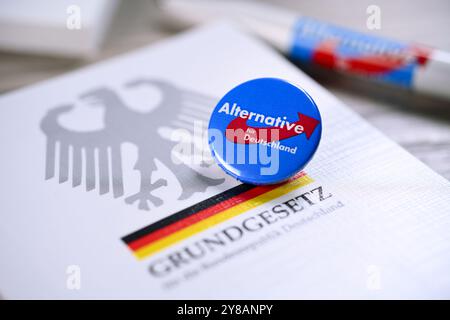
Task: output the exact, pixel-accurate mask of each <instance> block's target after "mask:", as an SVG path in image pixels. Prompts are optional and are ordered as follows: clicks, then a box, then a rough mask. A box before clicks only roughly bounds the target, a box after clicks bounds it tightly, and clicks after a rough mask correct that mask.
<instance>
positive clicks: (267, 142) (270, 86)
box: [208, 78, 322, 184]
mask: <svg viewBox="0 0 450 320" xmlns="http://www.w3.org/2000/svg"><path fill="white" fill-rule="evenodd" d="M321 133H322V127H321V117H320V112H319V109H318V108H317V105H316V104H315V102H314V101H313V99H312V98H311V97H310V96H309V95H308V94H307V93H306V92H305V91H304V90H303V89H301V88H299V87H297V86H295V85H293V84H291V83H289V82H287V81H284V80H281V79H276V78H260V79H254V80H250V81H247V82H244V83H242V84H240V85H238V86H237V87H235V88H233V89H232V90H231V91H229V92H228V93H227V94H226V95H225V96H224V97H223V98H222V99H221V100H220V101H219V103H218V104H217V106H216V107H215V109H214V111H213V113H212V115H211V119H210V121H209V127H208V140H209V146H210V148H211V152H212V155H213V157H214V158H215V160H216V162H217V163H218V164H219V166H220V167H221V168H222V169H223V170H225V172H226V173H228V174H229V175H231V176H233V177H234V178H236V179H238V180H240V181H242V182H244V183H250V184H273V183H279V182H282V181H284V180H287V179H289V178H290V177H292V176H294V175H295V174H296V173H297V172H299V171H300V170H302V169H303V168H304V167H305V166H306V164H307V163H308V162H309V161H310V160H311V158H312V157H313V155H314V153H315V152H316V150H317V147H318V145H319V141H320V137H321Z"/></svg>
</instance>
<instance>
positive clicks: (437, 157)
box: [0, 0, 450, 179]
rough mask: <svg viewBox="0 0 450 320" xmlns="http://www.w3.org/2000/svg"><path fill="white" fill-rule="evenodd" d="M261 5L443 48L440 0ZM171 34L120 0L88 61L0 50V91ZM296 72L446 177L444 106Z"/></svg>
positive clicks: (448, 150) (146, 4)
mask: <svg viewBox="0 0 450 320" xmlns="http://www.w3.org/2000/svg"><path fill="white" fill-rule="evenodd" d="M265 2H272V3H276V4H279V5H281V6H285V7H288V8H291V9H292V10H295V11H298V12H299V13H301V14H303V15H308V16H312V17H315V18H319V19H322V20H324V21H328V22H331V23H335V24H338V25H341V26H346V27H350V28H353V29H355V30H359V31H362V32H365V33H369V34H377V35H383V36H387V37H390V38H394V39H398V40H404V41H410V42H419V43H423V44H426V45H429V46H432V47H437V48H440V49H443V50H447V51H450V36H449V34H450V1H448V0H413V1H406V0H397V1H388V0H372V1H367V0H345V1H344V0H314V1H306V0H304V1H288V0H279V1H275V0H272V1H268V0H266V1H265ZM369 5H377V6H379V7H380V9H381V29H380V30H368V29H367V27H366V20H367V17H368V15H367V13H366V9H367V7H368V6H369ZM0 10H1V8H0ZM174 33H176V32H175V31H174V30H171V29H170V28H168V27H167V24H165V21H164V18H163V17H162V16H161V14H160V13H159V12H158V8H157V6H156V4H155V1H151V0H127V1H125V0H122V1H121V3H120V6H119V8H118V10H117V13H116V14H115V17H114V18H113V20H112V24H111V27H110V28H109V30H108V33H107V35H106V38H105V40H104V42H103V45H102V47H101V50H100V52H99V54H98V55H97V56H95V57H94V58H89V59H83V60H81V59H67V58H52V57H44V56H35V55H26V54H17V53H6V52H1V51H0V74H1V75H2V76H1V77H0V93H5V92H8V91H11V90H14V89H18V88H21V87H23V86H25V85H29V84H33V83H35V82H38V81H41V80H44V79H47V78H51V77H53V76H56V75H58V74H62V73H65V72H68V71H71V70H75V69H77V68H80V67H82V66H85V65H88V64H92V63H95V62H96V61H101V60H104V59H106V58H108V57H112V56H115V55H118V54H122V53H126V52H128V51H130V50H133V49H135V48H139V47H142V46H146V45H149V44H151V43H152V42H155V41H157V40H159V39H163V38H166V37H170V36H171V35H173V34H174ZM300 67H301V68H302V69H303V70H305V71H306V72H307V73H309V74H310V75H311V76H312V77H313V78H315V79H316V80H317V81H318V82H319V83H320V84H322V85H323V86H324V87H326V88H327V89H329V90H331V91H332V92H333V93H334V94H335V95H337V96H338V97H339V98H340V99H341V100H343V101H344V102H345V103H346V104H347V105H348V106H349V107H350V108H352V109H353V110H355V111H356V112H357V113H359V114H360V115H361V116H362V117H364V118H366V119H367V120H368V121H369V122H371V123H372V124H373V125H374V126H375V127H377V128H379V129H380V130H381V131H382V132H384V133H385V134H386V135H387V136H389V137H390V138H392V139H393V140H395V141H397V142H398V143H399V144H401V145H402V146H403V147H404V148H406V149H407V150H408V151H410V152H411V153H412V154H414V155H415V156H416V157H418V158H419V159H420V160H422V161H423V162H425V163H426V164H427V165H428V166H430V167H431V168H432V169H434V170H435V171H436V172H438V173H440V174H441V175H443V176H445V177H446V178H447V179H450V102H448V101H442V100H437V99H434V98H431V97H426V96H422V95H418V94H415V93H409V92H404V91H402V90H398V89H391V88H386V87H383V86H379V85H374V84H372V83H368V82H365V81H355V80H354V79H351V78H348V77H346V76H342V75H337V74H335V73H331V72H328V71H323V70H320V69H317V68H314V67H308V66H300ZM449 90H450V84H449ZM411 174H414V173H411Z"/></svg>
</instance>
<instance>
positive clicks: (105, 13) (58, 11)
mask: <svg viewBox="0 0 450 320" xmlns="http://www.w3.org/2000/svg"><path fill="white" fill-rule="evenodd" d="M118 3H119V0H58V1H55V0H39V1H28V0H14V1H8V0H0V50H6V51H17V52H25V53H36V54H45V55H51V56H67V57H89V56H93V55H95V54H96V53H97V52H98V50H99V46H100V44H101V42H102V40H103V38H104V35H105V33H106V31H107V29H108V27H109V25H110V21H111V19H112V17H113V15H114V12H115V11H116V8H117V6H118Z"/></svg>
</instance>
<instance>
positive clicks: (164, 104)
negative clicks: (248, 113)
mask: <svg viewBox="0 0 450 320" xmlns="http://www.w3.org/2000/svg"><path fill="white" fill-rule="evenodd" d="M146 86H153V87H154V88H157V89H158V90H159V91H160V94H161V99H160V100H159V103H158V105H157V106H156V107H155V108H153V109H152V110H151V111H149V112H147V113H142V112H137V111H134V110H133V109H131V108H129V107H127V105H126V104H125V102H124V101H123V100H122V99H121V97H120V96H119V95H118V94H117V93H116V92H115V91H114V90H111V89H109V88H106V87H101V88H96V89H94V90H90V91H89V92H85V93H83V94H81V95H80V96H79V98H80V99H83V100H85V99H87V100H88V101H89V102H90V103H94V105H98V106H100V107H102V108H104V117H103V122H104V126H103V129H101V130H94V131H87V132H79V131H74V130H70V129H68V128H65V127H64V126H63V125H61V124H60V123H59V121H58V119H59V117H61V116H62V115H64V114H67V113H70V112H72V110H73V108H74V106H73V105H61V106H57V107H55V108H53V109H50V110H49V111H48V112H47V114H46V115H45V117H44V118H43V119H42V121H41V129H42V131H43V132H44V133H45V135H46V136H47V147H46V168H45V179H46V180H48V179H52V178H55V177H57V178H58V181H59V183H67V182H71V184H72V186H73V187H79V186H82V185H84V187H85V188H86V191H92V190H98V192H99V194H100V195H104V194H107V193H109V192H112V194H113V196H114V198H121V197H124V200H125V203H127V204H130V205H133V204H136V203H137V207H138V208H139V209H141V210H150V208H151V207H152V206H160V205H162V204H163V202H164V200H163V199H162V198H160V197H158V196H155V195H153V194H152V193H153V192H154V191H155V190H156V189H158V188H161V187H164V186H167V183H168V181H167V180H166V179H163V178H160V179H152V175H153V174H154V172H155V171H156V170H157V165H156V163H155V160H156V159H158V160H159V161H160V162H161V163H162V164H163V165H165V166H166V167H167V168H168V169H169V170H170V171H171V172H172V173H173V174H174V176H175V177H176V178H177V180H178V182H179V184H180V186H181V189H182V192H181V195H180V196H178V198H177V199H179V200H183V199H188V198H189V197H191V196H192V195H193V194H194V193H196V192H204V191H205V190H206V188H207V187H209V186H215V185H219V184H221V183H223V182H224V180H225V179H223V178H212V177H208V176H206V175H204V174H201V173H199V171H197V170H195V169H194V168H192V167H191V166H189V165H187V164H185V163H183V162H181V163H179V162H174V161H173V159H172V158H171V152H172V150H173V148H174V147H175V144H176V143H177V142H174V141H171V140H169V139H167V138H164V137H162V136H161V135H160V134H159V133H158V128H159V127H161V126H162V125H165V126H170V127H172V128H174V129H176V128H179V127H184V129H186V130H189V129H190V130H192V127H193V124H192V123H193V121H195V119H207V118H208V115H209V110H210V108H211V107H212V106H213V105H214V99H212V98H210V97H207V96H205V95H202V94H198V93H195V92H191V91H188V90H181V89H179V88H177V87H176V86H174V85H172V84H170V83H168V82H165V81H161V80H154V79H137V80H135V81H131V82H129V83H127V84H126V87H127V88H135V87H144V88H145V87H146ZM169 118H170V119H169ZM126 142H128V143H132V144H133V145H135V146H136V148H137V150H138V159H137V161H136V163H135V166H134V170H137V171H138V172H139V176H140V185H139V186H138V187H137V188H136V189H137V192H135V193H131V194H130V193H128V191H127V190H124V181H123V170H124V168H123V165H122V155H121V147H122V144H123V143H126ZM209 165H210V164H204V165H203V166H209ZM57 171H58V172H57ZM154 180H155V181H154ZM174 200H175V199H174Z"/></svg>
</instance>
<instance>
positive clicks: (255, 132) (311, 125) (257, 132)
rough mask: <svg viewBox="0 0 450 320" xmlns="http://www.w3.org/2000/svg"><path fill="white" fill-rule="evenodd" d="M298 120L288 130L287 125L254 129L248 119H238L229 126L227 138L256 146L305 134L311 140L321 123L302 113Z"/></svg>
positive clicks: (299, 114)
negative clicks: (298, 130) (248, 123)
mask: <svg viewBox="0 0 450 320" xmlns="http://www.w3.org/2000/svg"><path fill="white" fill-rule="evenodd" d="M298 118H299V120H298V121H296V122H294V123H290V124H289V127H290V129H288V128H287V124H286V125H285V126H284V127H283V128H280V127H252V126H248V125H247V120H248V119H247V118H242V117H237V118H236V119H234V120H233V121H231V122H230V123H229V124H228V126H227V129H226V138H227V140H229V141H232V142H234V143H242V144H254V143H259V142H257V141H258V140H260V139H261V140H263V141H266V142H272V141H281V140H284V139H288V138H290V137H293V136H297V135H300V134H302V133H304V134H305V135H306V138H307V139H309V138H310V137H311V135H312V134H313V132H314V130H315V129H316V127H317V125H318V124H319V123H320V121H319V120H317V119H314V118H311V117H308V116H306V115H304V114H301V113H298ZM298 125H300V126H302V127H303V130H302V132H300V133H298V132H297V131H296V130H295V127H296V126H298Z"/></svg>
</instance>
